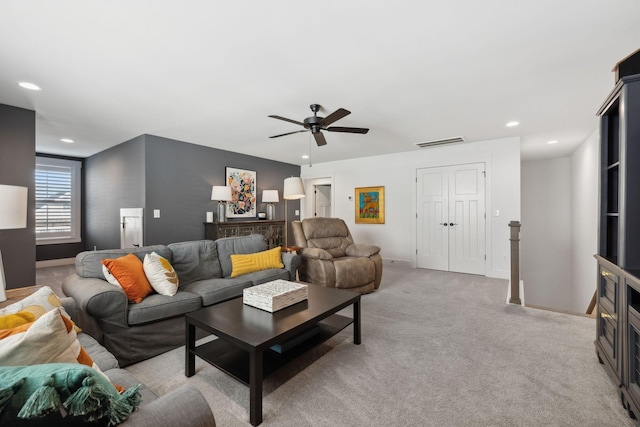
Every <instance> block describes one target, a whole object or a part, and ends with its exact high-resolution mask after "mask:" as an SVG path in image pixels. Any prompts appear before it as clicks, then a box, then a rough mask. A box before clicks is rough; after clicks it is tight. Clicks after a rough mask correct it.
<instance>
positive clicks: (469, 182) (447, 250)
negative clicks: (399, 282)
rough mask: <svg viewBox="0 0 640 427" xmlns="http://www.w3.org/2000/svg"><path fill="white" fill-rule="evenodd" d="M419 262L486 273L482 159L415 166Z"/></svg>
mask: <svg viewBox="0 0 640 427" xmlns="http://www.w3.org/2000/svg"><path fill="white" fill-rule="evenodd" d="M417 181H418V182H417V193H418V197H417V201H418V209H417V212H418V217H417V221H418V224H417V230H418V236H417V239H418V241H417V248H418V253H417V257H416V261H417V266H418V268H431V269H434V270H444V271H455V272H460V273H470V274H480V275H484V274H485V180H484V163H474V164H467V165H455V166H446V167H437V168H425V169H419V170H418V174H417Z"/></svg>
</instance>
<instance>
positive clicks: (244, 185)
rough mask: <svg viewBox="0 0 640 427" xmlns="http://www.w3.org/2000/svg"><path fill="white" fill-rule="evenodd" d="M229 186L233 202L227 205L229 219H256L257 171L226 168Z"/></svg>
mask: <svg viewBox="0 0 640 427" xmlns="http://www.w3.org/2000/svg"><path fill="white" fill-rule="evenodd" d="M226 176H227V186H228V187H231V201H230V202H228V203H227V218H255V216H256V188H257V183H256V173H255V171H250V170H244V169H236V168H230V167H227V168H226Z"/></svg>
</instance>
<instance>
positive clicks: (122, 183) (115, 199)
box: [84, 136, 145, 250]
mask: <svg viewBox="0 0 640 427" xmlns="http://www.w3.org/2000/svg"><path fill="white" fill-rule="evenodd" d="M144 170H145V160H144V136H139V137H137V138H134V139H132V140H129V141H127V142H124V143H122V144H119V145H116V146H115V147H112V148H109V149H108V150H104V151H101V152H100V153H98V154H95V155H93V156H91V157H88V158H86V159H85V163H84V179H85V183H84V184H85V185H84V210H85V219H86V221H85V249H87V250H92V249H94V247H95V248H96V249H113V248H119V247H120V208H142V207H144V189H145V172H144Z"/></svg>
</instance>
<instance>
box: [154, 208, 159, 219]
mask: <svg viewBox="0 0 640 427" xmlns="http://www.w3.org/2000/svg"><path fill="white" fill-rule="evenodd" d="M153 217H154V218H160V209H154V210H153Z"/></svg>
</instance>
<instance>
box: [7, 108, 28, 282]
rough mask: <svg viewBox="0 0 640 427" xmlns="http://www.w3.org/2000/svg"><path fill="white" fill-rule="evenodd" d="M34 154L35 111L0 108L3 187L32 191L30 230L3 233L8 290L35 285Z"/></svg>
mask: <svg viewBox="0 0 640 427" xmlns="http://www.w3.org/2000/svg"><path fill="white" fill-rule="evenodd" d="M35 151H36V113H35V111H32V110H26V109H23V108H18V107H12V106H9V105H3V104H0V184H4V185H19V186H23V187H27V188H28V189H29V190H28V191H29V202H28V203H29V204H28V208H27V212H28V218H27V228H25V229H16V230H1V231H0V250H1V251H2V260H3V262H4V272H5V278H6V280H7V289H13V288H20V287H23V286H31V285H34V284H35V278H36V238H35V196H34V189H35V178H34V174H35V167H36V163H35V156H34V154H35ZM0 203H2V201H0Z"/></svg>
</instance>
